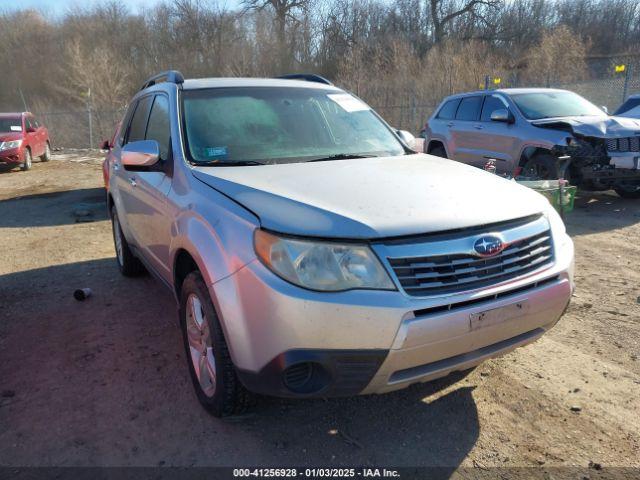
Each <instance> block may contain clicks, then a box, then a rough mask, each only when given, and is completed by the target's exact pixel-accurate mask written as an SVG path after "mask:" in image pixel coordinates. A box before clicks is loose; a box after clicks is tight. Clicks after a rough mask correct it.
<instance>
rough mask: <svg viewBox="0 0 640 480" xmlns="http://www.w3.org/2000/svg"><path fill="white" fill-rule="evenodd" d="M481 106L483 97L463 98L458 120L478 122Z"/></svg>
mask: <svg viewBox="0 0 640 480" xmlns="http://www.w3.org/2000/svg"><path fill="white" fill-rule="evenodd" d="M481 104H482V97H480V96H478V97H466V98H463V99H462V100H461V101H460V106H459V107H458V111H457V112H456V120H470V121H473V120H478V116H479V115H480V105H481Z"/></svg>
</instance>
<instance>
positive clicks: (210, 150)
mask: <svg viewBox="0 0 640 480" xmlns="http://www.w3.org/2000/svg"><path fill="white" fill-rule="evenodd" d="M182 102H183V109H182V111H183V122H184V131H185V142H186V147H187V148H186V151H187V154H188V156H189V159H190V160H191V161H192V162H194V163H200V164H208V165H212V166H215V164H216V163H218V164H225V165H229V164H231V165H233V164H234V163H245V164H246V163H247V162H255V163H268V164H273V163H294V162H304V161H313V160H324V159H327V157H333V156H339V157H342V158H344V157H348V156H367V157H369V156H371V157H378V156H396V155H402V154H404V153H405V150H404V147H403V146H402V144H401V143H400V141H399V139H398V138H397V137H396V135H395V134H394V133H393V132H392V131H391V130H390V129H389V128H388V127H387V125H386V124H385V123H384V122H383V121H382V120H380V118H379V117H378V116H377V115H376V114H375V113H373V112H372V111H371V109H370V108H369V107H368V106H367V105H366V104H364V103H363V102H361V101H360V100H359V99H357V98H356V97H353V96H351V95H350V94H348V93H345V92H342V91H340V90H325V89H322V88H306V87H296V88H290V87H289V88H284V87H225V88H210V89H199V90H185V91H184V92H183V94H182Z"/></svg>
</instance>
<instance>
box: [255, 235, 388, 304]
mask: <svg viewBox="0 0 640 480" xmlns="http://www.w3.org/2000/svg"><path fill="white" fill-rule="evenodd" d="M254 242H255V249H256V254H257V255H258V258H260V260H262V262H263V263H264V264H265V265H266V266H267V268H269V269H270V270H271V271H272V272H273V273H275V274H276V275H278V276H280V277H282V278H284V279H285V280H287V281H289V282H291V283H294V284H296V285H298V286H300V287H304V288H308V289H311V290H323V291H333V292H335V291H340V290H349V289H353V288H368V289H379V290H395V287H394V285H393V283H392V282H391V279H390V278H389V276H388V275H387V272H386V271H385V269H384V268H383V266H382V265H381V264H380V261H379V260H378V259H377V258H376V256H375V255H374V254H373V252H372V251H371V249H370V248H369V247H368V246H366V245H355V244H354V245H351V244H348V243H347V244H341V243H333V242H321V241H315V240H298V239H292V238H286V237H279V236H276V235H273V234H271V233H268V232H265V231H264V230H256V233H255V237H254Z"/></svg>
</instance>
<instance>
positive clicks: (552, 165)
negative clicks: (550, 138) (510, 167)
mask: <svg viewBox="0 0 640 480" xmlns="http://www.w3.org/2000/svg"><path fill="white" fill-rule="evenodd" d="M522 175H524V176H526V177H533V178H537V179H538V180H556V179H557V178H558V160H557V158H556V157H554V156H553V155H551V154H548V153H539V154H537V155H534V156H533V157H531V158H530V159H529V160H527V163H525V165H524V168H523V169H522Z"/></svg>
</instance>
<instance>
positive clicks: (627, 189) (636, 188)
mask: <svg viewBox="0 0 640 480" xmlns="http://www.w3.org/2000/svg"><path fill="white" fill-rule="evenodd" d="M613 189H614V190H615V191H616V193H617V194H618V195H620V196H621V197H622V198H631V199H636V198H640V183H625V182H621V183H618V184H617V185H616V186H615V187H613Z"/></svg>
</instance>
